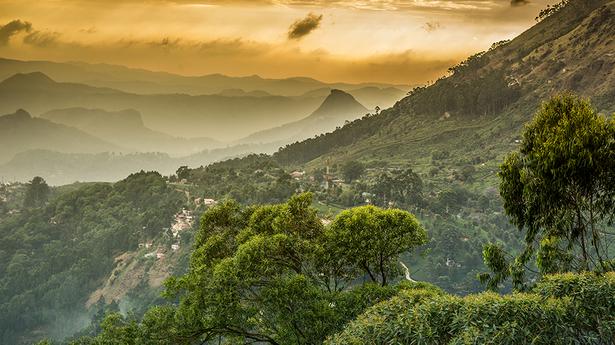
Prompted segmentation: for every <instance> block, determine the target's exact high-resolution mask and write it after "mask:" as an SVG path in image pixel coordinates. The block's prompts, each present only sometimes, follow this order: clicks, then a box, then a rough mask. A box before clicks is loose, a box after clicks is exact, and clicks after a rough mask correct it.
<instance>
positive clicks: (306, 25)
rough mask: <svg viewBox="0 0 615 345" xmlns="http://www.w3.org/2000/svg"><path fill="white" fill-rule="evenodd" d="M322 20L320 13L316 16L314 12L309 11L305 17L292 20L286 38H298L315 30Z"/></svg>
mask: <svg viewBox="0 0 615 345" xmlns="http://www.w3.org/2000/svg"><path fill="white" fill-rule="evenodd" d="M321 21H322V14H321V15H319V16H317V15H315V14H314V13H310V14H308V15H307V17H305V18H303V19H299V20H297V21H296V22H294V23H293V24H292V25H291V26H290V28H289V29H288V39H289V40H298V39H300V38H302V37H304V36H306V35H308V34H309V33H310V32H312V31H314V30H316V29H317V28H318V26H320V22H321Z"/></svg>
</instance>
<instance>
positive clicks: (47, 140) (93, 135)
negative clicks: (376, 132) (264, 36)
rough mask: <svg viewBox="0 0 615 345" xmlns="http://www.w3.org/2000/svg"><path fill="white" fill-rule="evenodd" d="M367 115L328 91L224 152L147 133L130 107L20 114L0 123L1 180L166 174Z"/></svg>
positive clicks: (267, 148) (207, 143) (201, 141)
mask: <svg viewBox="0 0 615 345" xmlns="http://www.w3.org/2000/svg"><path fill="white" fill-rule="evenodd" d="M24 77H34V78H42V76H40V75H38V76H37V75H34V76H33V75H32V74H29V75H24ZM49 83H54V82H53V81H49ZM38 85H40V84H38ZM366 111H367V109H366V108H365V107H363V106H362V105H361V104H359V103H358V102H357V101H356V100H355V99H354V98H353V97H352V96H351V95H350V94H347V93H345V92H343V91H340V90H332V91H331V92H330V95H329V96H328V97H327V98H326V99H325V100H324V102H323V103H322V104H321V105H320V106H319V107H318V108H317V109H316V110H315V111H314V112H313V113H312V114H311V115H309V116H307V117H305V118H303V119H302V120H299V121H297V122H294V123H291V124H288V125H285V126H282V127H278V128H274V129H271V130H269V131H265V132H262V133H257V134H255V135H253V136H249V137H247V138H246V139H244V140H243V141H238V142H235V143H233V144H227V145H226V146H225V144H223V143H220V142H217V141H215V140H212V139H208V138H192V139H185V138H178V137H173V136H170V135H168V134H165V133H162V132H158V131H154V130H151V129H149V128H148V127H146V126H145V124H144V123H143V120H142V118H141V114H140V113H139V112H138V111H136V110H132V109H127V110H121V111H106V110H103V109H88V108H80V107H77V108H66V109H56V110H51V111H48V112H46V113H43V114H42V115H41V116H40V117H36V118H34V117H32V116H31V115H30V114H29V113H27V112H26V111H25V110H19V111H17V112H16V113H14V114H10V115H5V116H2V117H0V125H1V127H0V134H1V133H2V132H5V133H6V135H3V136H2V138H1V139H0V141H1V142H0V143H1V144H3V145H2V146H1V148H0V177H2V178H3V179H9V180H20V181H26V180H28V179H30V178H31V177H32V176H35V175H36V176H42V177H44V178H45V179H46V180H47V181H48V182H49V183H51V184H54V185H61V184H67V183H72V182H74V181H116V180H118V179H121V178H122V177H123V176H126V175H128V174H130V173H132V172H134V171H139V170H143V169H145V170H156V171H159V172H161V173H163V174H171V173H173V172H175V170H176V169H177V167H179V166H182V165H187V166H191V167H198V166H203V165H207V164H209V163H212V162H215V161H218V160H223V159H229V158H234V157H240V156H243V155H247V154H250V153H272V152H275V151H276V150H278V148H279V147H280V146H283V145H286V144H288V143H291V142H293V141H297V140H301V139H304V138H306V137H310V136H312V135H316V134H319V133H323V132H329V131H333V130H334V129H335V128H336V126H341V125H342V124H343V123H344V121H347V120H353V119H356V118H358V117H360V116H362V115H363V114H364V113H365V112H366Z"/></svg>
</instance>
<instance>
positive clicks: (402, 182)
mask: <svg viewBox="0 0 615 345" xmlns="http://www.w3.org/2000/svg"><path fill="white" fill-rule="evenodd" d="M370 192H372V193H373V194H374V195H375V198H374V202H375V203H376V204H377V205H381V206H388V205H387V204H388V202H393V203H396V204H399V205H404V206H414V205H420V204H421V203H422V201H423V180H422V179H421V177H420V176H419V175H418V174H417V173H415V172H414V171H412V169H405V170H396V171H392V172H391V173H382V174H380V175H378V176H377V177H376V178H375V180H374V182H373V184H372V185H371V188H370Z"/></svg>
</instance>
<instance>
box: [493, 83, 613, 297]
mask: <svg viewBox="0 0 615 345" xmlns="http://www.w3.org/2000/svg"><path fill="white" fill-rule="evenodd" d="M614 137H615V122H614V121H613V120H612V119H611V120H608V119H606V118H605V117H603V116H601V115H599V114H597V113H596V111H595V110H594V109H593V108H592V107H591V105H590V103H589V102H588V101H586V100H583V99H579V98H577V97H575V96H573V95H570V94H563V95H559V96H556V97H553V98H552V99H550V100H549V101H547V102H545V103H543V104H542V106H541V107H540V110H539V111H538V113H537V114H536V116H535V117H534V119H533V120H532V122H531V123H529V124H528V125H527V126H526V128H525V130H524V132H523V139H522V142H521V145H520V147H519V150H518V151H516V152H513V153H511V154H509V155H508V157H506V159H505V161H504V163H503V164H502V165H501V170H500V173H499V176H500V181H501V182H500V194H501V196H502V199H503V201H504V209H505V211H506V214H507V215H508V216H509V218H510V220H511V221H512V223H513V224H514V225H515V226H517V227H518V229H519V230H521V231H524V232H525V250H524V251H523V252H522V253H521V254H520V255H519V256H518V257H516V258H515V260H514V262H513V263H511V264H504V263H503V262H502V260H504V259H505V255H504V254H503V253H502V250H501V249H498V248H496V247H493V246H492V247H489V248H486V252H485V254H486V255H485V261H486V264H487V265H488V266H489V267H490V268H492V270H495V271H497V272H496V273H495V274H494V275H491V276H489V275H483V276H482V280H483V281H485V282H487V281H489V280H490V279H491V280H494V281H491V282H489V283H488V284H489V285H490V286H497V284H498V283H499V282H501V281H503V280H504V279H506V278H508V277H509V276H512V277H513V282H514V283H515V285H517V286H521V285H522V282H523V279H524V272H525V266H526V265H527V264H528V262H529V260H530V259H531V258H532V257H533V256H534V255H535V256H536V264H537V266H538V268H539V269H540V272H541V273H554V272H566V271H577V272H579V271H586V270H594V269H597V270H601V271H607V270H612V269H613V267H614V266H613V261H612V257H611V256H612V255H613V252H612V251H610V252H609V250H608V248H609V245H610V244H611V242H612V240H613V234H612V232H610V231H609V224H611V223H612V221H613V215H614V214H615V140H614V139H613V138H614Z"/></svg>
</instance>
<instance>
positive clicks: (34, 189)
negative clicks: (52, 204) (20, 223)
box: [24, 176, 50, 208]
mask: <svg viewBox="0 0 615 345" xmlns="http://www.w3.org/2000/svg"><path fill="white" fill-rule="evenodd" d="M49 193H50V189H49V186H48V185H47V182H45V180H44V179H43V178H42V177H40V176H36V177H34V178H33V179H32V180H31V181H30V182H28V184H27V189H26V196H25V198H24V207H26V208H32V207H40V206H42V205H44V204H45V203H46V202H47V199H48V198H49Z"/></svg>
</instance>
